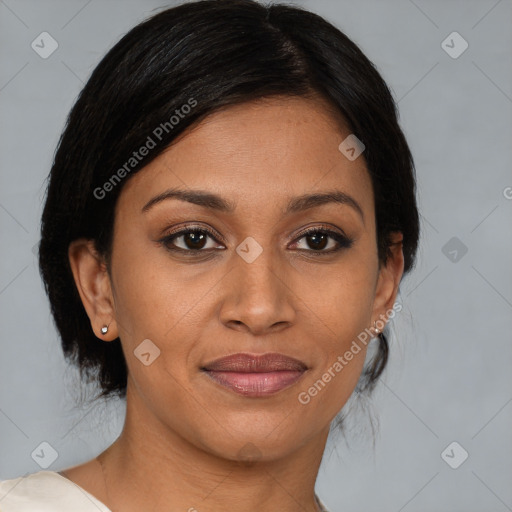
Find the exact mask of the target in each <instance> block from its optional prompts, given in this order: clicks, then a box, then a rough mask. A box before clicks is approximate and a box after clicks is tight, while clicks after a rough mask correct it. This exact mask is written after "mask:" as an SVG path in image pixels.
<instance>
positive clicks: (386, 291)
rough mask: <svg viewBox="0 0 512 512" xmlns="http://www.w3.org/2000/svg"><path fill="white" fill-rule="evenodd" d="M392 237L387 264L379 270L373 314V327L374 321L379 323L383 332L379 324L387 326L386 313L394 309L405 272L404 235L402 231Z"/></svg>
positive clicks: (395, 232)
mask: <svg viewBox="0 0 512 512" xmlns="http://www.w3.org/2000/svg"><path fill="white" fill-rule="evenodd" d="M390 237H391V245H390V247H389V256H388V260H387V262H386V264H385V265H382V266H381V268H380V270H379V277H378V281H377V286H376V289H375V299H374V303H373V312H372V327H373V325H374V321H377V327H378V328H379V329H380V330H381V331H382V329H383V328H384V327H383V326H381V325H379V324H381V323H382V324H385V323H386V322H387V320H388V315H387V314H386V313H387V312H389V311H390V310H392V309H393V305H394V304H395V300H396V296H397V294H398V286H399V284H400V279H401V278H402V275H403V272H404V255H403V251H402V241H403V234H402V233H401V232H400V231H394V232H393V233H391V236H390ZM379 320H380V321H379Z"/></svg>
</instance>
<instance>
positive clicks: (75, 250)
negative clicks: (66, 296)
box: [68, 238, 118, 341]
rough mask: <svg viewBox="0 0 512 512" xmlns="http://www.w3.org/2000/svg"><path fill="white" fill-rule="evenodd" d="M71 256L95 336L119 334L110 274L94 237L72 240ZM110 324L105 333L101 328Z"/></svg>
mask: <svg viewBox="0 0 512 512" xmlns="http://www.w3.org/2000/svg"><path fill="white" fill-rule="evenodd" d="M68 257H69V263H70V266H71V270H72V272H73V277H74V279H75V284H76V287H77V289H78V293H79V294H80V298H81V299H82V304H83V305H84V308H85V310H86V312H87V316H88V317H89V320H90V321H91V327H92V330H93V331H94V333H95V334H96V336H97V337H98V338H100V339H102V340H105V341H112V340H114V339H116V338H117V337H118V329H117V323H116V321H115V317H114V312H115V309H114V300H113V295H112V287H111V283H110V276H109V275H108V272H107V265H106V263H105V261H104V259H103V258H102V257H101V256H100V255H99V254H98V252H97V250H96V248H95V246H94V241H93V240H87V239H84V238H80V239H78V240H74V241H73V242H71V243H70V244H69V248H68ZM103 326H108V331H107V333H106V334H102V332H101V328H102V327H103Z"/></svg>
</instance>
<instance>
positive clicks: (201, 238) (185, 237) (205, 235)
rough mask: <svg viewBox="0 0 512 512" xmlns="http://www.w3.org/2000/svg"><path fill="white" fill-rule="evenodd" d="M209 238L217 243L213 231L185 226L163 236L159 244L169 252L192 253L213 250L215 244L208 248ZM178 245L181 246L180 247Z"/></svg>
mask: <svg viewBox="0 0 512 512" xmlns="http://www.w3.org/2000/svg"><path fill="white" fill-rule="evenodd" d="M209 238H210V239H211V240H214V241H215V242H217V239H216V235H215V233H213V231H210V230H209V229H207V228H204V227H198V226H190V227H189V226H187V227H186V228H184V229H181V230H180V231H176V232H174V233H171V234H169V235H167V236H165V237H164V238H162V239H161V240H160V242H161V243H163V244H164V245H165V247H166V248H167V249H168V250H170V251H178V252H188V253H193V252H205V250H208V249H215V248H216V245H215V244H213V245H212V244H210V246H208V239H209ZM178 244H181V247H180V246H179V245H178Z"/></svg>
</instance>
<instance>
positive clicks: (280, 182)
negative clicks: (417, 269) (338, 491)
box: [63, 98, 403, 512]
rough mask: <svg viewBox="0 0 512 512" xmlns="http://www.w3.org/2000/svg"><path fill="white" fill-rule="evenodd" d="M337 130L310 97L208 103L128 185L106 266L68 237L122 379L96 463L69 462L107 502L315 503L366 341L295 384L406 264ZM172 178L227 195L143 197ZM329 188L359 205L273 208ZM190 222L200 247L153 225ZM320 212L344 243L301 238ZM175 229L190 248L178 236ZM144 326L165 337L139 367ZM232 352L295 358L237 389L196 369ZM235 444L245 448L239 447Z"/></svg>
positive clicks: (372, 316) (176, 506)
mask: <svg viewBox="0 0 512 512" xmlns="http://www.w3.org/2000/svg"><path fill="white" fill-rule="evenodd" d="M349 133H350V132H349V131H348V130H347V129H346V128H345V127H344V125H343V123H342V122H341V121H340V120H339V119H338V118H337V117H335V116H334V114H333V113H332V112H331V111H329V109H328V108H327V106H326V105H325V104H323V103H322V102H321V101H320V100H315V99H308V100H306V99H304V98H273V99H266V100H264V101H262V100H259V101H255V102H251V103H245V104H243V105H240V106H236V107H230V108H228V109H226V110H223V111H221V112H218V113H215V114H213V115H211V116H210V117H208V118H207V119H206V120H204V121H202V122H201V123H200V124H198V125H197V126H196V127H195V128H194V129H192V130H189V131H187V132H185V133H184V134H183V135H182V136H180V137H179V139H177V142H176V143H175V144H173V145H172V146H171V147H170V148H168V149H167V150H166V152H165V153H163V154H161V155H160V156H159V157H158V158H156V159H155V160H154V161H153V162H151V163H150V164H149V165H147V166H146V167H145V168H144V169H143V170H141V171H140V172H139V173H137V174H136V175H134V176H133V177H131V178H130V179H129V180H127V182H126V183H125V184H124V187H123V190H122V192H121V194H120V197H119V200H118V203H117V205H116V217H115V225H114V239H113V249H112V259H111V268H110V272H108V271H107V269H106V265H105V263H104V261H103V260H102V258H101V257H100V256H99V255H98V254H97V253H96V252H95V250H94V246H93V244H92V242H90V241H87V240H77V241H75V242H73V243H72V244H71V245H70V248H69V258H70V263H71V266H72V270H73V274H74V278H75V282H76V284H77V288H78V290H79V292H80V296H81V298H82V301H83V304H84V307H85V309H86V311H87V314H88V316H89V318H90V321H91V326H92V328H93V330H94V332H95V333H96V335H97V336H98V338H100V339H102V340H104V341H105V342H109V341H112V340H115V338H117V337H118V336H120V339H121V343H122V347H123V350H124V353H125V356H126V360H127V364H128V370H129V377H128V386H127V399H126V404H127V412H126V420H125V424H124V428H123V430H122V433H121V435H120V436H119V438H118V439H117V440H116V442H114V443H113V444H112V445H111V446H110V447H109V448H108V449H107V450H105V451H104V452H103V453H102V454H100V455H99V459H100V460H101V461H102V463H103V467H104V469H105V475H106V478H104V475H103V473H102V471H101V465H100V464H99V462H98V458H95V459H92V460H91V461H88V462H86V463H85V464H82V465H79V466H75V467H73V468H69V469H67V470H66V471H64V472H63V474H64V476H66V477H68V478H70V479H71V480H72V481H74V482H75V483H77V484H78V485H80V486H82V487H83V488H84V489H86V490H87V491H89V492H91V494H93V495H94V496H96V497H97V498H98V499H99V500H100V501H102V502H103V503H104V504H105V505H107V507H109V508H110V509H112V510H113V511H114V512H115V511H120V510H123V512H131V511H134V512H135V511H137V512H138V511H140V510H154V511H164V510H165V511H166V512H173V511H184V510H189V511H190V512H192V511H193V510H194V509H195V510H197V511H198V512H202V511H221V510H222V511H225V510H232V509H236V508H239V507H240V505H242V504H243V510H244V511H247V512H270V511H275V510H281V511H283V512H296V511H297V510H304V511H311V512H313V511H315V510H317V507H316V505H315V500H314V486H315V481H316V477H317V473H318V470H319V466H320V463H321V460H322V455H323V452H324V448H325V444H326V441H327V436H328V433H329V426H330V422H331V420H333V418H334V417H335V416H336V415H337V414H338V413H339V411H340V409H341V408H342V407H343V405H344V404H345V403H346V401H347V400H348V398H349V396H350V395H351V393H352V391H353V389H354V387H355V385H356V383H357V381H358V379H359V376H360V374H361V370H362V368H363V363H364V357H365V354H366V350H365V348H364V346H363V350H361V351H360V352H359V353H358V354H357V355H354V358H353V359H352V360H351V361H350V362H349V363H348V364H347V365H346V366H345V367H344V368H343V370H342V371H341V372H339V373H337V374H336V377H335V378H332V380H331V381H330V382H329V383H327V384H326V385H325V387H324V388H323V389H322V390H321V391H320V392H319V393H318V394H317V395H316V396H314V397H312V399H311V401H310V402H309V403H308V404H302V403H300V402H299V400H298V398H297V397H298V394H299V393H300V392H301V391H307V390H308V388H310V387H311V386H312V385H313V383H315V382H316V381H318V379H320V378H321V376H322V374H323V373H324V372H325V371H326V370H327V369H328V368H329V367H332V365H333V363H334V362H335V361H336V360H337V357H338V356H340V355H341V356H342V355H343V354H344V353H345V352H346V351H347V350H348V349H349V347H350V345H351V343H352V342H353V340H355V339H356V338H357V335H358V334H359V333H361V332H362V331H364V329H366V328H370V327H371V326H373V322H374V320H377V319H379V318H381V316H380V315H385V313H386V311H389V310H391V308H392V306H393V304H394V302H395V299H396V295H397V292H398V285H399V282H400V279H401V277H402V274H403V254H402V246H401V244H400V243H399V242H400V240H401V238H402V237H401V234H400V233H395V241H397V242H398V243H397V244H396V245H394V246H392V256H391V257H390V258H389V260H388V262H387V264H386V265H385V266H384V265H381V266H379V261H378V257H377V246H376V231H375V229H376V224H375V211H374V197H373V192H372V185H371V181H370V177H369V174H368V171H367V169H366V164H365V161H364V157H363V156H361V157H359V158H357V159H356V160H354V161H350V160H348V159H347V158H346V157H345V156H344V155H343V154H342V153H341V152H340V151H339V150H338V145H339V144H340V142H341V141H342V140H344V139H345V137H346V136H347V135H348V134H349ZM171 187H177V188H180V189H184V190H190V189H194V190H197V189H200V190H205V191H209V192H212V193H215V194H218V195H220V196H222V197H223V198H225V199H227V200H228V201H232V202H233V203H234V204H235V205H236V207H235V210H234V212H233V213H227V212H219V211H215V210H213V209H209V208H206V207H204V206H198V205H195V204H191V203H189V202H185V201H181V200H176V199H168V200H164V201H162V202H160V203H158V204H155V205H154V206H153V207H152V208H150V209H149V210H148V211H145V212H142V211H141V210H142V208H143V206H144V205H145V204H146V203H147V202H148V201H150V200H151V199H152V198H154V197H155V196H158V195H159V194H161V193H162V192H164V191H166V190H167V189H169V188H171ZM332 189H336V190H339V191H343V192H344V193H346V194H349V195H350V196H352V198H354V199H355V200H356V201H357V203H358V204H359V205H360V207H361V210H362V213H363V215H364V219H363V218H362V217H361V215H360V214H359V213H358V211H357V210H356V209H355V208H353V207H352V206H350V205H348V204H339V203H334V202H331V203H328V204H324V205H321V206H317V207H314V208H310V209H308V210H305V211H300V212H296V213H292V214H289V215H287V216H284V215H283V211H284V208H285V206H286V205H287V203H288V201H289V200H290V199H291V198H293V197H295V196H300V195H303V194H312V193H318V192H323V191H326V190H332ZM185 222H189V223H192V224H193V225H194V226H199V227H210V228H212V229H213V230H214V232H217V233H218V234H220V235H221V236H222V237H223V240H221V239H219V238H217V240H215V239H213V238H207V241H206V242H205V243H204V248H203V249H200V250H202V251H204V252H202V253H200V254H196V255H195V256H194V255H192V256H188V257H187V256H183V255H180V254H178V253H176V252H172V251H169V250H168V249H166V247H165V245H164V244H162V243H161V242H159V240H161V239H162V238H163V237H164V236H165V235H166V234H169V232H171V231H172V230H174V231H176V229H177V228H181V227H183V224H184V223H185ZM322 224H328V227H329V228H332V229H333V230H334V231H338V232H339V231H340V230H342V232H344V233H345V234H346V235H347V236H348V237H350V238H353V239H354V242H353V245H352V246H351V247H350V248H342V249H341V250H340V251H338V252H335V253H332V254H330V255H327V254H324V255H318V252H321V251H324V252H325V251H329V250H330V249H331V248H335V247H337V246H338V244H337V242H336V241H335V240H334V239H332V238H328V239H327V245H325V246H321V245H314V242H315V241H314V240H313V241H311V237H304V236H298V235H301V231H303V230H304V228H308V227H318V228H321V227H322ZM247 237H252V238H254V239H255V240H256V241H257V242H258V244H259V245H260V246H261V248H262V249H263V252H262V253H261V254H260V255H259V256H258V257H257V258H256V259H255V260H254V261H253V262H252V263H248V262H247V261H245V260H244V259H242V258H241V257H240V256H239V255H238V253H237V252H236V248H237V246H239V245H240V244H241V243H242V242H243V241H244V240H245V239H246V238H247ZM174 244H175V245H177V246H178V247H181V248H182V249H184V248H191V247H192V249H193V247H194V244H193V243H191V241H190V238H189V239H188V245H187V240H186V239H185V238H184V237H183V236H182V237H180V238H177V239H175V240H174ZM317 244H318V242H317ZM317 247H319V249H318V248H317ZM315 251H316V252H315ZM196 253H197V249H196ZM208 254H209V256H208ZM315 254H316V256H315ZM104 325H109V329H108V333H107V334H106V335H102V334H101V327H102V326H104ZM145 339H150V340H151V341H152V342H153V343H154V344H155V345H156V346H157V347H158V348H159V349H160V356H159V357H158V358H156V359H155V360H154V362H152V363H151V364H150V365H149V366H145V365H144V364H142V363H141V361H140V360H139V359H138V358H137V357H135V356H134V354H133V351H134V350H135V348H136V347H137V346H138V345H139V344H140V343H141V342H142V341H143V340H145ZM115 342H116V343H118V341H115ZM236 352H250V353H258V354H260V353H266V352H280V353H283V354H286V355H288V356H291V357H295V358H296V359H299V360H301V361H303V362H304V363H306V365H307V366H308V370H307V372H306V373H305V374H304V375H303V376H302V378H301V379H300V380H299V381H298V382H296V383H295V384H294V385H292V386H291V387H289V388H287V389H285V390H282V391H280V392H278V393H276V394H274V395H272V396H268V397H263V398H248V397H244V396H242V395H239V394H236V393H234V392H233V391H230V390H227V389H225V388H223V387H221V386H220V385H218V384H217V383H215V382H214V381H212V380H211V379H210V378H209V377H208V376H207V375H205V374H204V373H203V372H201V371H200V369H199V368H200V367H201V366H203V365H204V364H205V363H206V362H208V361H212V360H214V359H217V358H219V357H221V356H225V355H228V354H233V353H236ZM248 451H249V452H251V453H253V455H254V456H255V457H256V459H257V460H256V461H254V462H252V463H249V462H244V457H243V454H244V453H247V452H248ZM192 507H193V508H192Z"/></svg>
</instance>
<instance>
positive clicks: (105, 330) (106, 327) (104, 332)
mask: <svg viewBox="0 0 512 512" xmlns="http://www.w3.org/2000/svg"><path fill="white" fill-rule="evenodd" d="M107 332H108V325H104V326H103V327H102V328H101V334H107Z"/></svg>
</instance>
